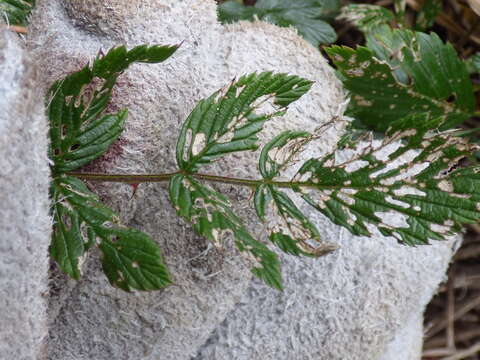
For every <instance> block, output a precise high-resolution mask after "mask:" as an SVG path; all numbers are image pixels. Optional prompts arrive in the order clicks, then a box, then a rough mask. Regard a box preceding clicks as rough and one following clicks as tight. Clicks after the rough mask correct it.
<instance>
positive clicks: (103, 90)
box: [47, 45, 178, 173]
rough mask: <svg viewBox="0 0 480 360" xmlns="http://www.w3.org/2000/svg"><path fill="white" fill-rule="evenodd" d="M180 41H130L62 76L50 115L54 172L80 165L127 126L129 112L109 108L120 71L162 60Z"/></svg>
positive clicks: (51, 100)
mask: <svg viewBox="0 0 480 360" xmlns="http://www.w3.org/2000/svg"><path fill="white" fill-rule="evenodd" d="M177 48H178V46H150V47H148V46H145V45H141V46H137V47H135V48H133V49H132V50H130V51H127V49H126V48H125V47H124V46H120V47H117V48H113V49H111V50H110V51H109V52H108V53H107V54H106V55H105V56H99V57H97V58H96V59H95V61H94V62H93V64H92V65H91V66H89V65H87V66H85V67H84V68H83V69H81V70H79V71H77V72H75V73H73V74H71V75H68V76H66V77H65V78H64V79H62V80H59V81H57V82H55V83H54V84H53V86H52V87H51V88H50V91H49V95H48V101H47V112H48V116H49V120H50V140H51V146H50V147H51V148H50V154H49V155H50V158H51V159H52V160H53V162H54V166H53V172H54V173H64V172H67V171H72V170H75V169H78V168H79V167H80V166H83V165H85V164H87V163H89V162H91V161H92V160H94V159H95V158H97V157H99V156H100V155H102V154H103V153H104V152H105V151H106V150H107V149H108V147H109V146H110V145H111V144H112V143H114V142H115V141H116V140H117V139H118V137H119V136H120V134H121V133H122V130H123V123H124V121H125V119H126V116H127V112H126V110H122V111H120V112H118V113H116V114H106V115H104V114H103V113H104V111H105V110H106V107H107V105H108V103H109V101H110V98H111V96H112V89H113V86H114V85H115V83H116V81H117V78H118V76H119V75H120V74H121V73H122V72H123V71H124V70H125V69H126V68H127V67H128V66H129V65H130V64H132V63H133V62H145V63H157V62H161V61H164V60H165V59H167V58H168V57H170V56H171V55H172V54H173V53H174V52H175V51H176V49H177Z"/></svg>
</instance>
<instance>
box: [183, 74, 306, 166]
mask: <svg viewBox="0 0 480 360" xmlns="http://www.w3.org/2000/svg"><path fill="white" fill-rule="evenodd" d="M311 85H312V82H311V81H308V80H305V79H302V78H300V77H298V76H292V75H287V74H274V73H272V72H263V73H260V74H256V73H254V74H250V75H246V76H242V77H241V78H240V79H239V80H238V81H235V82H233V83H232V84H231V85H230V87H228V88H227V89H226V90H224V91H221V90H220V91H217V92H215V93H214V94H212V95H211V96H210V97H208V98H207V99H204V100H201V101H200V102H199V103H198V104H197V106H196V107H195V108H194V109H193V111H192V112H191V113H190V115H189V116H188V118H187V120H186V121H185V123H184V125H183V128H182V130H181V132H180V136H179V138H178V142H177V152H176V156H177V164H178V166H179V167H180V168H181V169H182V170H185V171H187V172H195V171H197V170H198V168H199V167H200V166H201V165H202V164H208V163H210V162H211V161H213V160H215V159H217V158H219V157H222V156H224V155H225V154H228V153H232V152H238V151H246V150H255V149H257V147H258V144H257V141H258V138H257V134H258V133H259V132H260V131H261V130H262V129H263V125H264V123H265V122H266V121H268V120H270V119H272V118H274V117H276V116H281V115H283V114H284V113H285V110H286V108H287V106H288V105H289V104H290V103H292V102H294V101H295V100H297V99H299V98H300V97H301V96H302V95H304V94H305V93H306V92H307V91H308V90H309V89H310V87H311ZM267 103H270V105H271V106H272V109H271V111H269V112H264V113H261V114H257V113H256V111H258V110H261V109H263V107H264V106H265V105H266V104H267Z"/></svg>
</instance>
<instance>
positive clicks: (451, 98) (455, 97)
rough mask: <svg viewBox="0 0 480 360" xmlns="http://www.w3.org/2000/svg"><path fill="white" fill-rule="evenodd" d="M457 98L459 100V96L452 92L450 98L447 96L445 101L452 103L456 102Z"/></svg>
mask: <svg viewBox="0 0 480 360" xmlns="http://www.w3.org/2000/svg"><path fill="white" fill-rule="evenodd" d="M455 100H457V96H456V95H455V94H452V95H450V96H449V97H448V98H446V100H445V101H446V102H448V103H450V104H452V103H454V102H455Z"/></svg>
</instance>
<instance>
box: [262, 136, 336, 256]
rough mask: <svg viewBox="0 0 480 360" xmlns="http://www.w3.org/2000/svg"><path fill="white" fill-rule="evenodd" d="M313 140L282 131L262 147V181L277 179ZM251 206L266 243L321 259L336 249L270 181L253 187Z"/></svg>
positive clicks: (292, 252)
mask: <svg viewBox="0 0 480 360" xmlns="http://www.w3.org/2000/svg"><path fill="white" fill-rule="evenodd" d="M313 139H314V136H312V135H311V134H310V133H308V132H304V131H286V132H283V133H281V134H280V135H278V136H277V137H275V138H274V139H273V140H272V141H270V142H269V143H268V144H266V145H265V146H264V147H263V149H262V152H261V154H260V159H259V169H260V173H261V175H262V176H263V178H264V179H265V180H267V181H268V180H274V179H276V178H277V177H279V176H280V175H281V171H282V170H283V169H284V168H286V167H287V166H291V164H292V162H295V161H298V159H296V155H297V154H298V153H300V152H301V151H302V150H303V148H304V146H305V145H306V144H307V143H309V142H310V141H312V140H313ZM254 205H255V210H256V212H257V215H258V217H259V218H260V219H261V220H262V221H263V222H264V223H265V228H266V230H267V232H268V234H269V239H270V241H271V242H272V243H274V244H275V245H277V246H278V247H279V248H280V249H282V250H283V251H285V252H287V253H290V254H293V255H297V256H298V255H306V256H321V255H325V254H327V253H329V252H331V251H333V250H335V249H336V246H333V245H330V244H324V243H322V242H321V238H320V233H319V231H318V229H317V228H316V226H315V225H314V224H313V223H312V222H311V221H310V220H309V219H308V218H307V217H306V216H305V215H304V214H303V213H302V212H301V211H300V210H299V209H298V207H297V206H296V205H295V203H294V202H293V201H292V200H291V199H290V197H289V196H288V195H287V194H286V193H284V192H282V191H281V190H279V189H278V188H277V187H276V186H275V184H274V182H272V183H266V184H262V185H260V186H258V187H257V188H256V190H255V195H254Z"/></svg>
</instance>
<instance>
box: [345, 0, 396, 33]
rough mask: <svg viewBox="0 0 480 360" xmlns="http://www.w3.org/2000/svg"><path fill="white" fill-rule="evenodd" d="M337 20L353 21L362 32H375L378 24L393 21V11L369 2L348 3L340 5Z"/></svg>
mask: <svg viewBox="0 0 480 360" xmlns="http://www.w3.org/2000/svg"><path fill="white" fill-rule="evenodd" d="M338 19H339V20H346V21H349V22H351V23H353V24H354V25H355V26H356V27H357V28H358V29H360V30H361V31H362V32H364V33H369V32H375V31H376V30H377V28H378V27H379V26H380V25H385V24H390V23H391V22H392V21H394V19H395V16H394V15H393V13H392V12H391V11H390V10H388V9H387V8H385V7H383V6H378V5H369V4H349V5H346V6H344V7H342V9H341V12H340V15H339V16H338Z"/></svg>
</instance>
